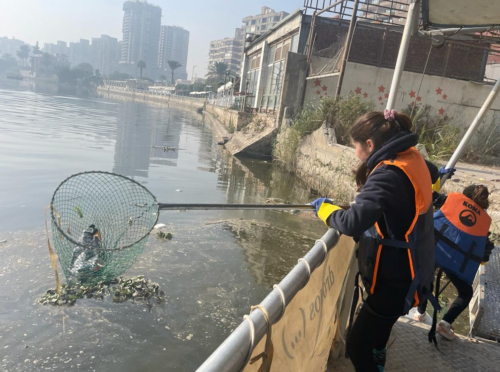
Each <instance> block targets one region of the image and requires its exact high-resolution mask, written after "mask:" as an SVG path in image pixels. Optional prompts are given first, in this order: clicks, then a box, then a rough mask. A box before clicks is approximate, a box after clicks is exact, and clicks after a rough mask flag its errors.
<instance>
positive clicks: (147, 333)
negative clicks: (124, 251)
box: [0, 81, 325, 372]
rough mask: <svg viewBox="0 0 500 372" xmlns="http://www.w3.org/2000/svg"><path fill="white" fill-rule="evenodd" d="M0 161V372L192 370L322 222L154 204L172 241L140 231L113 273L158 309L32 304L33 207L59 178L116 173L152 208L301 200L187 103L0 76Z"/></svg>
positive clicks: (42, 251) (40, 234)
mask: <svg viewBox="0 0 500 372" xmlns="http://www.w3.org/2000/svg"><path fill="white" fill-rule="evenodd" d="M155 146H158V147H162V146H168V147H179V148H182V149H185V150H180V151H177V152H164V151H163V150H162V149H158V148H155ZM0 157H1V162H0V176H1V180H2V182H0V241H1V240H7V242H6V243H2V244H0V254H1V260H0V370H1V371H38V370H49V369H51V370H59V371H67V370H71V369H78V370H81V371H94V370H95V371H124V372H127V371H159V370H164V371H191V370H194V369H195V368H196V367H198V366H199V365H200V364H201V363H202V362H203V361H204V360H205V359H206V358H207V357H208V356H209V355H210V353H211V352H212V351H213V350H214V349H215V348H216V347H217V346H218V345H219V344H220V342H222V341H223V340H224V339H225V337H227V335H228V334H229V333H230V332H231V330H232V329H234V327H235V326H236V325H237V324H239V322H240V321H241V320H242V317H243V315H244V314H246V313H248V311H249V309H250V305H253V304H256V303H259V302H260V301H261V300H262V299H263V297H264V296H265V295H266V294H267V293H268V292H269V290H270V288H271V287H272V284H274V283H276V282H279V281H280V280H281V278H282V277H283V276H284V275H285V274H286V273H287V272H288V271H289V269H290V268H291V267H293V266H294V265H295V263H296V262H297V258H299V257H301V256H302V255H303V254H304V253H305V252H306V251H307V250H308V249H309V248H310V247H311V245H312V242H313V240H312V238H315V237H318V236H320V235H321V234H322V233H323V232H324V230H325V228H324V226H323V225H322V223H320V222H318V220H317V219H316V218H314V217H312V216H311V214H308V213H303V214H300V215H298V216H296V215H292V214H290V213H285V212H273V211H246V212H183V213H182V212H164V213H162V215H161V217H160V220H159V222H162V223H165V224H167V225H168V226H169V229H170V230H171V231H172V232H173V235H174V239H173V240H172V241H170V242H164V241H160V240H158V239H156V238H155V237H154V236H152V237H151V239H150V241H149V245H148V246H147V247H146V250H145V252H144V254H143V255H142V256H141V257H140V259H139V260H138V262H137V263H136V264H135V265H134V266H133V268H132V269H131V270H130V271H129V272H128V273H127V274H126V275H127V276H131V275H138V274H143V275H146V276H147V277H148V278H150V279H151V280H153V281H155V282H158V283H159V284H160V286H161V288H162V289H163V290H164V291H165V298H166V302H165V303H164V304H161V305H155V306H154V307H153V309H152V311H151V312H149V311H148V310H147V308H146V307H145V306H143V305H141V304H134V303H129V302H127V303H123V304H115V303H112V302H111V301H110V300H109V299H107V300H104V301H97V300H82V301H78V302H77V305H76V306H74V307H70V308H53V307H48V306H42V305H40V304H38V303H37V299H38V298H39V297H40V296H41V295H42V294H43V293H44V292H45V291H46V290H47V289H49V288H53V287H54V273H53V270H52V268H51V264H50V259H49V255H48V250H47V245H46V235H45V230H44V210H45V207H46V206H47V205H48V204H49V202H50V198H51V195H52V193H53V191H54V189H55V188H56V187H57V185H58V184H59V183H60V182H61V181H62V180H64V179H65V178H66V177H68V176H69V175H71V174H74V173H77V172H81V171H88V170H103V171H112V172H116V173H120V174H123V175H125V176H128V177H131V178H134V179H135V180H137V181H138V182H141V183H142V184H144V185H145V186H146V187H147V188H149V189H150V190H151V191H152V192H153V194H155V195H156V196H157V198H158V200H159V201H160V202H165V203H167V202H175V203H259V202H264V201H265V200H266V198H269V197H278V198H283V199H286V200H290V201H292V202H306V201H308V200H309V199H310V198H311V197H310V196H309V195H308V192H307V191H306V190H305V189H304V188H303V187H301V185H299V184H297V183H296V182H295V181H294V180H293V178H292V177H290V175H289V174H286V173H283V172H280V171H279V170H277V169H274V168H273V167H272V165H271V164H269V163H267V162H263V161H257V160H250V159H241V160H238V159H235V158H233V157H231V156H229V155H228V154H226V153H225V152H224V151H223V150H222V149H221V148H220V147H218V146H217V145H216V141H215V140H214V138H213V137H212V133H211V131H210V129H209V128H207V127H206V126H205V124H204V121H203V117H202V116H201V115H198V114H196V113H195V112H193V111H192V110H179V109H175V108H173V107H172V108H166V107H156V106H148V105H145V104H142V103H138V102H130V101H112V100H101V99H89V98H85V99H84V98H78V97H73V96H64V95H61V94H60V93H58V92H57V89H55V88H54V87H51V86H35V85H33V84H27V83H24V82H17V81H0ZM250 220H254V221H255V222H253V223H251V222H249V221H250ZM271 223H272V226H271Z"/></svg>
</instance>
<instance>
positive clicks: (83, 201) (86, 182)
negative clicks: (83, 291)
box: [50, 172, 159, 285]
mask: <svg viewBox="0 0 500 372" xmlns="http://www.w3.org/2000/svg"><path fill="white" fill-rule="evenodd" d="M50 209H51V213H50V214H51V227H52V240H53V243H54V248H55V250H56V252H57V255H58V257H59V262H60V264H61V267H62V269H63V271H64V275H65V276H66V279H67V281H68V283H84V284H86V285H92V284H96V283H98V282H100V281H108V280H111V279H114V278H117V277H118V276H120V275H122V274H123V273H124V272H125V271H127V270H128V269H129V268H130V267H131V266H132V265H133V264H134V262H135V261H136V259H137V257H138V256H139V255H140V254H141V253H142V252H143V250H144V246H145V245H146V243H147V240H148V237H149V233H150V232H151V230H152V229H153V227H154V226H155V224H156V222H157V220H158V214H159V210H158V203H157V202H156V198H155V197H154V195H153V194H151V193H150V192H149V191H148V190H147V189H146V188H145V187H144V186H142V185H140V184H139V183H137V182H136V181H134V180H131V179H129V178H127V177H123V176H120V175H118V174H114V173H107V172H84V173H79V174H75V175H73V176H71V177H69V178H67V179H66V180H64V181H63V182H62V183H61V184H60V185H59V186H58V187H57V189H56V191H55V192H54V195H53V197H52V202H51V205H50Z"/></svg>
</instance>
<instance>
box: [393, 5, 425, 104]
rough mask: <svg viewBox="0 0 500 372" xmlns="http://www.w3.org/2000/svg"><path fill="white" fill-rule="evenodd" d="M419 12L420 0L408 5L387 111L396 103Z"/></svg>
mask: <svg viewBox="0 0 500 372" xmlns="http://www.w3.org/2000/svg"><path fill="white" fill-rule="evenodd" d="M419 10H420V0H416V1H415V2H414V3H412V4H410V10H409V11H408V17H407V18H406V24H405V28H404V31H403V38H402V39H401V45H400V46H399V53H398V59H397V61H396V67H395V68H394V76H393V78H392V84H391V90H390V91H389V98H388V99H387V107H386V108H387V110H392V109H393V108H394V105H395V103H396V96H397V94H398V88H399V82H400V81H401V76H402V75H403V71H404V67H405V62H406V55H407V54H408V48H409V47H410V40H411V34H412V31H413V29H414V27H415V24H416V22H418V15H419Z"/></svg>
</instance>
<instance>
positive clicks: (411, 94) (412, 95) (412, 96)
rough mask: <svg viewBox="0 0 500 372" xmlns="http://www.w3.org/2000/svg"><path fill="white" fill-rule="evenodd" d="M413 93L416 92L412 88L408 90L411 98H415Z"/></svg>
mask: <svg viewBox="0 0 500 372" xmlns="http://www.w3.org/2000/svg"><path fill="white" fill-rule="evenodd" d="M415 95H416V94H415V92H414V91H413V90H412V91H411V92H410V97H411V98H415Z"/></svg>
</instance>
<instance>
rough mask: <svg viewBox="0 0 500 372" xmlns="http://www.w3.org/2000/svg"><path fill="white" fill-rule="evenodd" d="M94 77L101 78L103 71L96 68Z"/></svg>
mask: <svg viewBox="0 0 500 372" xmlns="http://www.w3.org/2000/svg"><path fill="white" fill-rule="evenodd" d="M94 75H95V76H97V77H101V71H100V70H99V69H98V68H96V69H95V71H94Z"/></svg>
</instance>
